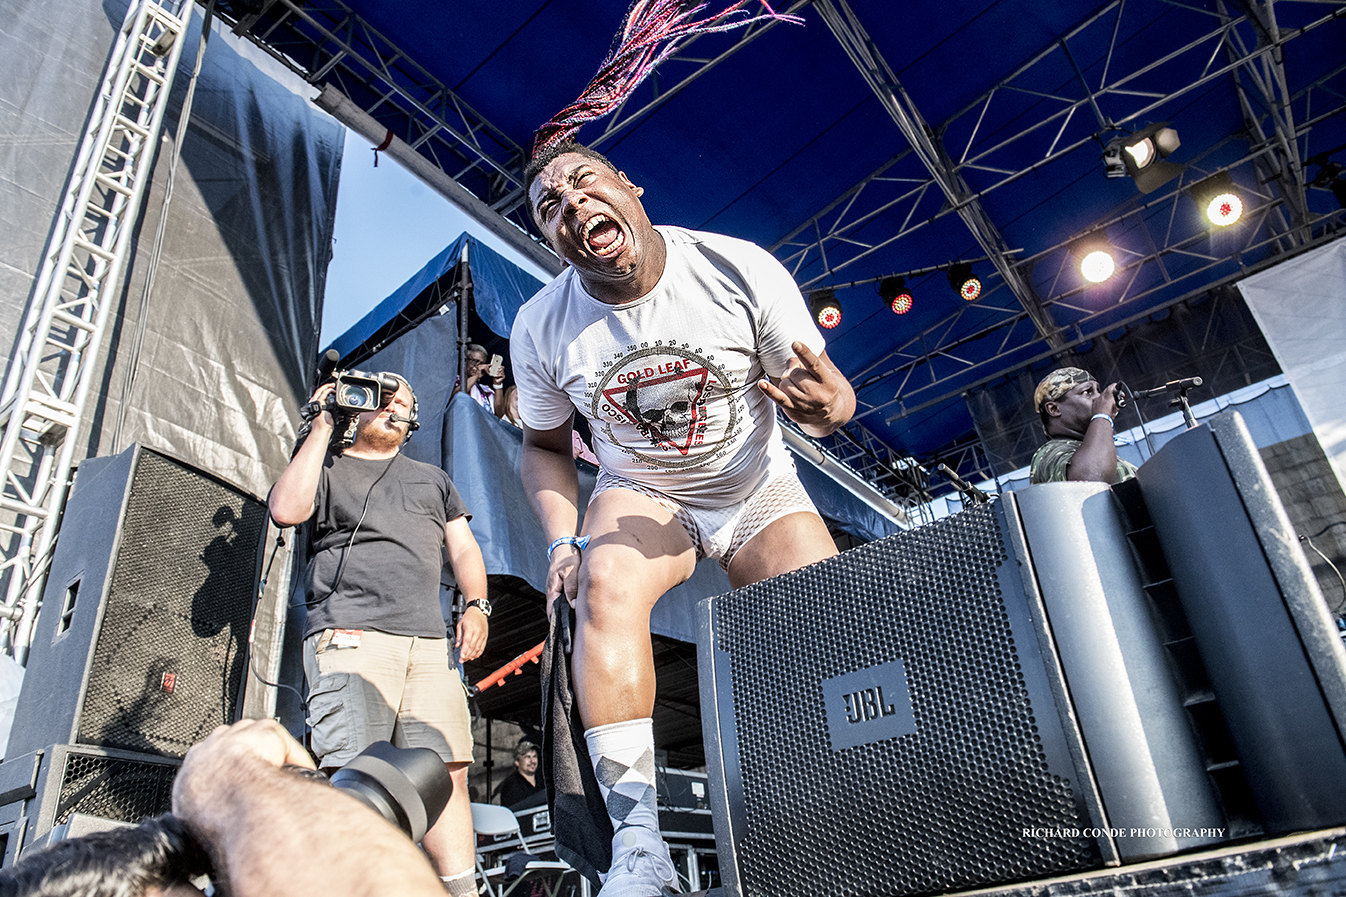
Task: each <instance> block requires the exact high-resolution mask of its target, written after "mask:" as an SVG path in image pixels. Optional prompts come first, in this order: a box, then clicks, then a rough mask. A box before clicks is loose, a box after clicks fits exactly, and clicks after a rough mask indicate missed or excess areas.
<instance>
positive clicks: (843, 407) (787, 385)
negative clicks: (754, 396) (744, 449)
mask: <svg viewBox="0 0 1346 897" xmlns="http://www.w3.org/2000/svg"><path fill="white" fill-rule="evenodd" d="M791 348H793V349H794V353H795V357H794V358H791V359H790V364H789V366H788V367H787V368H786V371H785V376H783V377H781V378H780V380H779V381H777V383H776V384H775V385H773V384H772V383H771V382H770V381H769V380H766V379H763V380H759V381H758V383H757V385H758V387H760V388H761V390H762V392H764V393H766V394H767V396H768V397H770V399H771V400H772V401H773V402H775V403H776V404H777V405H779V406H780V408H781V410H782V411H784V412H785V416H786V417H788V418H790V420H792V421H794V422H795V423H797V424H799V425H801V426H807V427H814V428H817V429H820V430H825V431H826V432H831V431H832V430H833V429H835V428H836V427H838V426H840V425H841V424H843V423H845V422H846V421H847V420H849V419H850V415H851V409H850V408H849V407H848V406H849V405H850V402H851V401H852V399H851V396H852V393H851V388H850V384H849V383H847V382H846V378H845V377H843V376H842V375H841V372H840V371H838V370H837V369H836V368H835V367H834V366H833V365H832V364H831V363H830V362H827V361H824V360H823V359H821V358H819V357H818V356H817V355H814V354H813V352H812V350H810V349H809V347H808V346H806V345H804V344H803V343H801V342H797V341H796V342H795V343H794V344H793V346H791Z"/></svg>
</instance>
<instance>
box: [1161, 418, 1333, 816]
mask: <svg viewBox="0 0 1346 897" xmlns="http://www.w3.org/2000/svg"><path fill="white" fill-rule="evenodd" d="M1136 479H1137V481H1138V482H1139V484H1140V488H1141V494H1142V495H1143V497H1144V500H1145V505H1146V507H1147V508H1148V510H1149V514H1150V517H1151V518H1152V519H1153V521H1154V529H1155V532H1156V534H1157V535H1158V539H1159V544H1160V546H1161V547H1162V549H1163V553H1164V557H1165V559H1166V560H1167V561H1168V566H1169V568H1170V569H1171V570H1172V573H1173V582H1174V585H1175V586H1176V587H1177V594H1178V597H1179V599H1181V603H1182V608H1183V610H1184V612H1185V615H1186V619H1187V623H1188V625H1189V626H1190V627H1191V632H1192V639H1193V641H1194V642H1195V644H1196V648H1197V651H1198V652H1199V653H1200V656H1201V661H1202V663H1203V664H1204V665H1205V669H1206V672H1207V674H1208V675H1209V677H1210V683H1211V687H1212V689H1213V690H1214V693H1215V698H1216V700H1217V702H1218V703H1219V707H1220V711H1221V713H1222V714H1223V716H1224V720H1225V723H1226V724H1227V726H1228V729H1229V735H1230V737H1231V738H1232V740H1233V743H1234V748H1235V750H1236V752H1237V755H1238V761H1239V764H1240V766H1241V767H1242V769H1243V772H1244V774H1245V776H1246V778H1247V782H1248V786H1249V788H1250V789H1251V791H1252V796H1253V799H1254V801H1255V802H1256V807H1257V812H1258V814H1259V816H1260V819H1261V822H1262V824H1263V826H1264V828H1265V830H1266V831H1267V832H1268V833H1272V834H1282V833H1288V832H1293V831H1302V830H1312V829H1316V828H1328V827H1330V826H1339V825H1346V737H1343V735H1344V733H1346V649H1343V647H1342V642H1341V636H1340V634H1339V633H1338V632H1337V628H1336V626H1335V625H1334V624H1333V621H1332V619H1331V617H1330V616H1329V614H1328V611H1327V604H1326V602H1325V601H1324V600H1323V597H1322V593H1321V592H1320V591H1319V589H1318V583H1317V580H1316V578H1315V577H1314V575H1313V571H1312V570H1311V569H1310V567H1309V564H1308V560H1307V559H1306V558H1305V556H1304V551H1303V549H1302V548H1301V547H1300V545H1299V542H1298V539H1297V538H1296V535H1295V531H1294V528H1293V527H1292V526H1291V525H1290V520H1289V518H1288V517H1287V516H1286V513H1285V509H1284V508H1283V507H1282V506H1281V503H1280V501H1279V499H1278V498H1277V497H1276V491H1275V487H1274V486H1273V485H1272V483H1271V477H1270V476H1269V475H1268V473H1267V470H1266V466H1265V465H1264V464H1263V463H1262V459H1261V456H1260V455H1259V453H1258V451H1257V447H1256V446H1255V445H1254V444H1253V441H1252V437H1251V436H1250V435H1249V433H1248V428H1247V426H1246V425H1245V424H1244V423H1243V419H1242V418H1241V417H1239V415H1238V414H1237V413H1235V412H1226V413H1225V414H1221V415H1219V416H1217V417H1215V418H1212V419H1211V420H1210V421H1209V422H1207V424H1206V425H1204V426H1201V427H1197V428H1196V429H1193V430H1189V431H1187V432H1186V433H1184V434H1183V435H1182V436H1179V437H1178V438H1176V439H1174V440H1172V441H1171V442H1169V443H1167V444H1166V445H1165V446H1164V447H1163V448H1162V449H1160V450H1159V451H1158V452H1156V453H1155V455H1154V457H1153V458H1151V459H1150V460H1149V461H1147V462H1145V464H1144V465H1142V466H1141V468H1140V470H1139V471H1138V473H1137V475H1136Z"/></svg>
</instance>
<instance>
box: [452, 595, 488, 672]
mask: <svg viewBox="0 0 1346 897" xmlns="http://www.w3.org/2000/svg"><path fill="white" fill-rule="evenodd" d="M490 630H491V624H490V621H489V620H487V619H486V615H485V614H484V613H482V612H481V611H480V610H478V609H477V608H475V607H469V608H468V609H467V610H465V611H463V615H462V616H461V617H459V618H458V637H457V639H456V640H455V641H454V643H453V646H454V647H455V648H457V649H458V657H459V658H460V659H461V660H462V661H463V663H467V662H468V661H469V660H476V659H477V658H478V657H480V656H481V652H482V651H485V650H486V636H487V635H489V634H490Z"/></svg>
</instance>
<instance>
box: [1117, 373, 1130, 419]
mask: <svg viewBox="0 0 1346 897" xmlns="http://www.w3.org/2000/svg"><path fill="white" fill-rule="evenodd" d="M1113 395H1114V396H1116V398H1117V410H1118V411H1121V410H1122V409H1123V408H1125V407H1126V406H1127V403H1129V402H1130V401H1131V387H1129V386H1127V385H1126V384H1125V383H1123V382H1122V381H1121V380H1118V381H1117V391H1116V392H1115V393H1113Z"/></svg>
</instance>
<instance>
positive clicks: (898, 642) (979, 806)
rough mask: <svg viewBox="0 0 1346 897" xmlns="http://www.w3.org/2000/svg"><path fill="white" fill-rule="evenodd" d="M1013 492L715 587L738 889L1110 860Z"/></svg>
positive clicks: (868, 887)
mask: <svg viewBox="0 0 1346 897" xmlns="http://www.w3.org/2000/svg"><path fill="white" fill-rule="evenodd" d="M1007 507H1008V503H1004V502H1000V503H995V504H990V505H982V506H979V507H976V508H974V509H970V510H968V511H964V512H963V513H961V514H958V515H957V516H955V517H950V518H947V519H945V520H943V521H939V522H936V523H934V524H931V525H928V526H925V527H921V528H920V529H917V530H913V531H911V532H907V533H903V534H899V535H897V536H893V537H890V538H888V539H884V540H882V541H880V542H875V543H871V544H869V545H865V546H861V547H859V548H855V549H852V550H850V551H847V552H845V553H844V554H842V555H839V556H838V557H834V558H831V559H829V560H827V561H825V562H823V563H820V564H815V565H813V566H811V567H807V568H804V569H802V570H797V571H795V572H793V573H789V574H786V575H784V576H779V577H776V578H774V579H771V580H767V581H765V582H761V583H757V584H755V585H752V586H749V587H747V588H744V589H739V590H738V591H735V592H732V593H730V594H728V595H724V596H721V597H718V598H712V599H708V600H707V601H705V602H702V604H701V614H702V619H701V633H700V639H699V651H700V656H699V659H698V660H699V671H700V681H701V689H702V707H703V711H702V725H703V728H704V730H705V740H706V756H707V769H708V772H709V775H710V786H711V797H712V812H713V814H714V817H715V831H716V838H717V846H718V849H719V852H720V871H721V877H722V881H723V884H724V886H725V890H726V892H727V893H729V894H735V893H737V894H743V895H748V897H758V895H760V897H791V895H798V897H804V895H808V897H824V895H835V897H865V895H871V897H880V895H882V897H898V895H910V894H928V893H938V892H944V891H957V890H963V889H967V888H972V887H979V886H984V885H988V884H994V883H1001V882H1012V881H1024V880H1030V879H1035V878H1041V877H1045V876H1050V875H1056V874H1061V873H1066V872H1071V871H1075V870H1082V869H1091V868H1097V867H1099V866H1102V865H1103V864H1104V863H1105V862H1116V861H1117V852H1116V846H1115V844H1114V843H1113V841H1112V839H1111V838H1110V837H1109V835H1108V832H1107V831H1106V828H1105V823H1104V822H1103V821H1102V820H1103V818H1104V817H1103V815H1102V813H1101V807H1100V798H1099V795H1098V793H1097V791H1096V789H1095V786H1094V784H1093V782H1092V780H1091V777H1090V774H1089V770H1088V767H1087V764H1086V761H1085V752H1084V748H1083V743H1082V740H1081V736H1080V733H1079V731H1078V729H1077V727H1076V725H1075V722H1074V718H1073V716H1072V712H1071V709H1070V706H1069V702H1068V700H1067V698H1066V693H1065V687H1064V683H1063V678H1062V675H1061V671H1060V668H1059V665H1058V662H1057V660H1056V654H1055V651H1054V650H1053V648H1052V645H1051V638H1050V634H1049V632H1048V629H1047V627H1046V625H1045V621H1044V611H1043V608H1042V606H1041V602H1040V601H1039V600H1038V599H1037V597H1036V592H1035V590H1034V588H1033V585H1032V576H1031V571H1030V570H1029V569H1028V567H1027V566H1026V564H1025V563H1024V559H1025V558H1026V556H1027V552H1026V550H1024V548H1023V542H1022V534H1021V532H1020V530H1019V529H1018V524H1017V519H1016V518H1015V517H1014V516H1013V511H1012V510H1009V511H1008V515H1009V516H1007ZM1007 545H1009V546H1011V549H1010V550H1007V548H1006V546H1007ZM1013 546H1018V547H1017V548H1014V547H1013Z"/></svg>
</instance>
